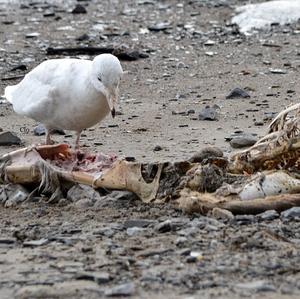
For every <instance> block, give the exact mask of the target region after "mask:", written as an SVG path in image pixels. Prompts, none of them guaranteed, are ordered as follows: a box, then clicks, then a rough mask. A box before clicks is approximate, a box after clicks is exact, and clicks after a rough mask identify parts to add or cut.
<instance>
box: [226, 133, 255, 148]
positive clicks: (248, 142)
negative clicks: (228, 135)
mask: <svg viewBox="0 0 300 299" xmlns="http://www.w3.org/2000/svg"><path fill="white" fill-rule="evenodd" d="M257 140H258V139H257V137H255V136H253V135H252V134H247V133H242V134H238V135H235V136H234V137H233V138H232V139H231V140H230V145H231V147H233V148H242V147H248V146H252V145H253V144H255V143H256V142H257Z"/></svg>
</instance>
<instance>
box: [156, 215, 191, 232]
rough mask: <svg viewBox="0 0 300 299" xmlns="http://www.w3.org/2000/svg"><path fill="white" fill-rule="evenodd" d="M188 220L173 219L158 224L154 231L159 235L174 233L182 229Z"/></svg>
mask: <svg viewBox="0 0 300 299" xmlns="http://www.w3.org/2000/svg"><path fill="white" fill-rule="evenodd" d="M187 221H188V220H187V219H184V218H181V219H180V218H173V219H168V220H166V221H163V222H160V223H158V224H157V225H155V227H154V229H155V230H156V231H157V232H159V233H166V232H169V231H174V230H177V229H179V228H180V227H182V226H183V225H184V224H185V223H186V222H187Z"/></svg>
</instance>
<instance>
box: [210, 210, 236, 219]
mask: <svg viewBox="0 0 300 299" xmlns="http://www.w3.org/2000/svg"><path fill="white" fill-rule="evenodd" d="M211 215H212V217H214V218H217V219H226V220H232V219H234V216H233V214H232V213H231V212H230V211H228V210H224V209H220V208H213V210H212V211H211Z"/></svg>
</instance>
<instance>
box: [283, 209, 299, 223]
mask: <svg viewBox="0 0 300 299" xmlns="http://www.w3.org/2000/svg"><path fill="white" fill-rule="evenodd" d="M281 218H282V219H285V220H290V219H300V207H293V208H291V209H288V210H286V211H284V212H282V213H281Z"/></svg>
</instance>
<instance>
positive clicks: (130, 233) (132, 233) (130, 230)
mask: <svg viewBox="0 0 300 299" xmlns="http://www.w3.org/2000/svg"><path fill="white" fill-rule="evenodd" d="M144 231H145V229H144V228H141V227H129V228H127V230H126V233H127V235H128V236H130V237H132V236H136V235H139V234H140V233H143V232H144Z"/></svg>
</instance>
